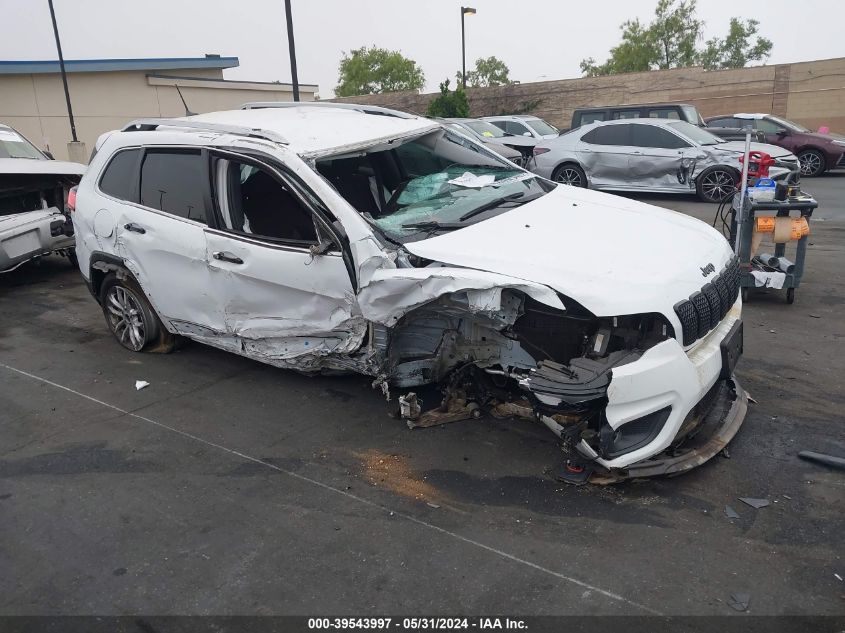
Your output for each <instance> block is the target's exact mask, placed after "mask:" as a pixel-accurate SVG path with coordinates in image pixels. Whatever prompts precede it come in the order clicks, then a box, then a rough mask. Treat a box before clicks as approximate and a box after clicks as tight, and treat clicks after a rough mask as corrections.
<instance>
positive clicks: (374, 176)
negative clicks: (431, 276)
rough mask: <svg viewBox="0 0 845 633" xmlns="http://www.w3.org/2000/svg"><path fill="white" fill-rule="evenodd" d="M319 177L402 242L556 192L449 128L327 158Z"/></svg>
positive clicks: (458, 225)
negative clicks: (399, 141)
mask: <svg viewBox="0 0 845 633" xmlns="http://www.w3.org/2000/svg"><path fill="white" fill-rule="evenodd" d="M317 171H319V172H320V174H321V175H322V176H323V177H324V178H326V180H328V181H329V182H330V183H331V184H332V185H333V186H334V187H335V189H337V191H338V193H340V195H342V196H343V197H344V198H345V199H346V201H347V202H349V204H351V205H352V206H353V207H355V209H357V210H358V211H359V212H360V213H361V214H362V215H363V216H364V217H365V218H366V219H367V220H368V221H370V222H371V223H372V224H373V225H374V226H375V227H377V228H378V229H379V230H380V231H381V232H382V233H384V234H385V235H386V237H388V238H389V239H390V240H392V241H395V242H413V241H417V240H421V239H425V238H426V237H429V236H431V235H435V234H439V233H442V232H446V231H453V230H457V229H461V228H464V227H465V226H469V225H470V224H474V223H475V222H480V221H483V220H486V219H488V218H490V217H492V216H494V215H498V214H499V213H504V212H506V211H508V210H510V209H513V208H515V207H517V206H519V205H521V204H524V203H526V202H529V201H531V200H534V199H536V198H538V197H540V196H542V195H545V194H546V193H548V192H549V191H551V189H553V188H554V184H552V183H549V182H547V181H544V180H540V179H538V178H537V177H536V176H535V175H534V174H531V173H529V172H527V171H525V170H522V169H519V168H518V167H515V166H514V165H512V164H510V163H508V162H506V161H504V160H503V159H502V158H500V157H499V156H498V155H496V154H494V153H493V152H491V151H489V150H487V149H485V148H483V147H482V146H480V145H479V144H477V143H475V142H472V141H470V140H468V139H466V138H464V137H461V136H459V135H457V134H454V133H452V132H451V131H449V130H443V129H441V130H437V131H435V132H431V133H428V134H425V135H423V136H420V137H417V138H414V139H410V140H408V141H405V142H403V143H401V144H398V145H397V144H396V143H395V142H393V143H385V144H383V145H379V146H376V147H373V148H371V149H368V150H364V151H362V152H358V153H355V154H354V155H343V156H332V157H328V158H326V159H323V160H319V161H317Z"/></svg>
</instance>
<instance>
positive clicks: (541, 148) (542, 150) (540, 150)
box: [534, 147, 552, 156]
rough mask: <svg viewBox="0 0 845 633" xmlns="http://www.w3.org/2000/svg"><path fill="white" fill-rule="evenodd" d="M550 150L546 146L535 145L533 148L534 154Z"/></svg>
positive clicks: (537, 154)
mask: <svg viewBox="0 0 845 633" xmlns="http://www.w3.org/2000/svg"><path fill="white" fill-rule="evenodd" d="M550 151H552V150H551V149H549V148H548V147H535V148H534V156H539V155H540V154H545V153H546V152H550Z"/></svg>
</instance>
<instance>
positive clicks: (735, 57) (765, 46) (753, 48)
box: [700, 18, 772, 70]
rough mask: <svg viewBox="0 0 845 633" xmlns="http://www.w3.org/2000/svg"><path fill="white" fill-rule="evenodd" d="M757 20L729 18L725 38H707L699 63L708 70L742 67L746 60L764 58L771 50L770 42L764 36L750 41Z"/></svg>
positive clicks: (753, 60)
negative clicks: (729, 22) (729, 21)
mask: <svg viewBox="0 0 845 633" xmlns="http://www.w3.org/2000/svg"><path fill="white" fill-rule="evenodd" d="M759 25H760V23H759V22H758V21H757V20H747V21H746V22H743V21H742V20H740V19H738V18H731V26H730V28H729V29H728V35H727V37H725V39H720V38H718V37H714V38H713V39H710V40H707V44H706V45H705V47H704V50H703V51H702V52H701V58H700V59H701V65H702V66H704V67H705V68H707V69H708V70H714V69H717V68H744V67H745V66H746V65H748V62H756V61H761V60H765V59H766V58H768V56H769V54H770V53H771V52H772V42H771V40H768V39H766V38H765V37H758V38H757V39H756V41H754V42H753V43H752V41H751V39H752V38H753V37H754V36H755V35H757V27H758V26H759Z"/></svg>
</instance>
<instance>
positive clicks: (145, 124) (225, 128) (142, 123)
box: [121, 119, 288, 145]
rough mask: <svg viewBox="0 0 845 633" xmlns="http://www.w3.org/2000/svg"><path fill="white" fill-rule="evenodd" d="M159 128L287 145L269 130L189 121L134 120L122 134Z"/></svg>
mask: <svg viewBox="0 0 845 633" xmlns="http://www.w3.org/2000/svg"><path fill="white" fill-rule="evenodd" d="M159 127H174V128H186V129H189V130H199V131H202V132H220V133H221V134H234V135H236V136H248V137H250V138H261V139H264V140H267V141H273V142H274V143H281V144H283V145H287V144H288V140H287V139H286V138H285V137H284V136H282V135H281V134H276V133H275V132H271V131H269V130H262V129H258V128H249V127H243V126H240V125H228V124H226V123H205V122H203V121H190V120H188V119H136V120H134V121H132V122H130V123H127V124H126V125H125V126H123V129H122V130H121V131H122V132H151V131H153V130H156V129H158V128H159Z"/></svg>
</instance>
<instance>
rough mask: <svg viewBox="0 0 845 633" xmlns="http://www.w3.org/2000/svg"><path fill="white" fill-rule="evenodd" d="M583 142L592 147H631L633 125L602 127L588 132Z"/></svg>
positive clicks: (582, 138)
mask: <svg viewBox="0 0 845 633" xmlns="http://www.w3.org/2000/svg"><path fill="white" fill-rule="evenodd" d="M581 140H582V141H583V142H585V143H589V144H590V145H630V144H631V125H630V124H624V125H602V126H599V127H597V128H595V129H593V130H590V131H589V132H587V133H586V134H585V135H584V136H582V137H581Z"/></svg>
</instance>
